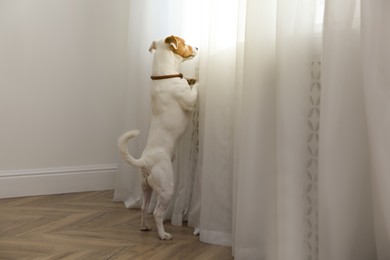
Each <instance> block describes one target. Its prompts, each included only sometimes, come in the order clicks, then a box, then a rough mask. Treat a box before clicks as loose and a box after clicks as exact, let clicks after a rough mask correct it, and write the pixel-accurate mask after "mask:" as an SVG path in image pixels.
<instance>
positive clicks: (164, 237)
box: [158, 232, 172, 240]
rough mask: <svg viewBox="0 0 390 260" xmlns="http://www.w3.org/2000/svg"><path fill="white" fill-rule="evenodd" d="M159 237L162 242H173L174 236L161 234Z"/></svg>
mask: <svg viewBox="0 0 390 260" xmlns="http://www.w3.org/2000/svg"><path fill="white" fill-rule="evenodd" d="M158 236H159V237H160V239H161V240H171V239H172V235H171V234H169V233H166V232H165V233H164V234H162V235H160V234H159V235H158Z"/></svg>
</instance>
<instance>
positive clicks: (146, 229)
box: [141, 226, 152, 231]
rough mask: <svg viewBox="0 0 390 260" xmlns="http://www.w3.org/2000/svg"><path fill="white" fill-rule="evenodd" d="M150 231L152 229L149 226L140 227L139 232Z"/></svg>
mask: <svg viewBox="0 0 390 260" xmlns="http://www.w3.org/2000/svg"><path fill="white" fill-rule="evenodd" d="M150 230H152V228H151V227H149V226H144V227H141V231H150Z"/></svg>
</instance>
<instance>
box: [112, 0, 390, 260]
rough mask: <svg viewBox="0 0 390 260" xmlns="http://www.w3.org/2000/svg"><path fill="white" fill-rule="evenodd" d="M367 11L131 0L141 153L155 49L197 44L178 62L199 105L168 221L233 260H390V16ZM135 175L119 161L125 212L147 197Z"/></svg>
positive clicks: (130, 108) (133, 87)
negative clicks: (159, 44) (224, 248)
mask: <svg viewBox="0 0 390 260" xmlns="http://www.w3.org/2000/svg"><path fill="white" fill-rule="evenodd" d="M359 3H360V1H358V0H326V1H324V0H317V1H312V0H261V1H259V0H213V1H207V0H200V1H193V0H167V1H152V0H144V1H135V0H134V1H130V19H129V43H128V46H129V55H128V75H129V77H128V95H127V97H126V100H127V108H126V111H127V117H126V119H125V125H124V130H127V129H134V128H139V129H141V136H140V137H138V139H137V140H134V141H132V142H131V143H130V144H129V148H130V151H131V152H132V153H133V154H135V155H139V154H140V153H141V152H142V149H143V146H144V143H145V138H146V136H147V131H148V124H149V118H150V116H149V115H150V102H149V87H150V81H149V80H148V79H149V76H150V71H151V60H152V56H151V55H150V54H149V53H148V52H147V49H148V47H149V45H150V42H151V41H152V40H154V39H156V38H162V37H165V36H167V35H170V34H177V35H180V36H182V37H183V38H185V39H186V40H187V41H188V42H190V43H193V44H194V45H197V46H199V47H200V55H199V58H198V59H197V60H195V61H193V62H192V63H189V64H187V65H185V64H183V70H184V74H187V75H189V76H194V75H195V76H197V77H198V78H199V83H200V95H199V103H198V104H197V110H196V111H195V113H194V118H193V121H192V124H191V126H190V127H189V128H188V129H187V132H186V134H185V136H184V137H183V139H182V142H181V144H180V146H179V148H178V155H179V157H178V158H177V160H176V162H175V169H176V183H177V185H176V190H177V192H176V194H177V195H176V197H174V198H173V200H172V202H171V206H170V212H169V214H168V215H167V218H170V219H172V223H173V224H175V225H181V224H182V222H183V221H184V220H188V222H189V225H191V226H194V227H195V228H196V231H200V240H201V241H204V242H207V243H214V244H221V245H229V246H232V249H233V255H234V256H235V258H237V259H271V260H273V259H288V260H295V259H296V260H302V259H305V260H306V259H323V260H330V259H331V260H334V259H340V260H346V259H353V260H356V259H357V260H360V259H361V260H368V259H370V260H371V259H373V260H374V259H380V260H385V259H390V251H389V250H390V249H389V246H390V238H389V237H390V205H389V202H388V200H387V198H389V195H390V194H389V188H390V180H389V179H390V178H389V172H390V165H389V160H386V159H387V157H388V156H389V155H390V138H389V135H388V134H387V133H389V130H390V109H389V104H390V102H389V101H390V92H389V86H390V84H389V83H390V82H389V81H390V80H389V67H388V66H389V65H388V62H389V59H390V52H389V47H388V46H390V45H389V40H390V39H389V32H388V30H386V28H390V27H389V26H390V24H389V23H390V21H389V20H390V19H389V18H388V17H387V16H386V14H387V13H388V12H389V11H390V10H389V8H390V7H389V4H388V3H387V2H386V1H384V0H383V1H379V0H378V1H372V2H370V3H368V1H366V2H365V3H364V4H363V5H362V6H360V4H359ZM324 6H325V15H324V16H323V10H324ZM323 25H324V30H323V31H322V26H323ZM322 36H323V37H322ZM137 172H138V170H137V169H135V168H132V167H130V166H127V165H125V164H124V163H121V164H120V171H119V175H118V181H117V188H116V191H115V198H114V199H115V200H123V201H124V202H125V204H126V206H127V207H139V205H140V201H141V199H142V198H141V195H140V190H139V183H138V182H139V180H138V174H137Z"/></svg>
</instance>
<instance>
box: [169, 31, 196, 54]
mask: <svg viewBox="0 0 390 260" xmlns="http://www.w3.org/2000/svg"><path fill="white" fill-rule="evenodd" d="M165 43H167V44H169V48H170V49H171V50H172V51H173V52H174V53H176V54H177V55H180V56H182V57H183V58H189V57H191V56H194V50H193V48H192V47H191V46H190V45H187V44H186V42H185V41H184V40H183V39H182V38H180V37H177V36H173V35H172V36H169V37H167V38H166V39H165Z"/></svg>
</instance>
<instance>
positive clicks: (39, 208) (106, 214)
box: [0, 191, 232, 260]
mask: <svg viewBox="0 0 390 260" xmlns="http://www.w3.org/2000/svg"><path fill="white" fill-rule="evenodd" d="M112 196H113V192H112V191H104V192H86V193H73V194H62V195H50V196H36V197H26V198H15V199H2V200H0V259H17V260H19V259H55V260H57V259H94V260H95V259H126V260H127V259H232V257H231V249H230V248H229V247H223V246H213V245H208V244H205V243H202V242H199V238H198V237H196V236H194V235H193V234H192V231H193V230H192V228H190V227H175V226H171V225H170V224H169V223H166V224H165V227H166V230H167V232H170V233H172V234H173V240H171V241H160V240H159V239H158V237H157V233H156V228H155V226H153V230H152V231H149V232H141V231H139V222H140V216H141V213H140V211H139V210H129V209H126V208H125V207H124V205H123V203H114V202H112ZM150 217H152V216H150Z"/></svg>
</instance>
